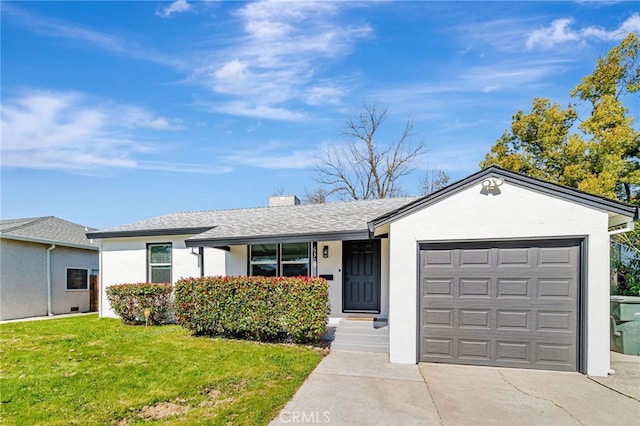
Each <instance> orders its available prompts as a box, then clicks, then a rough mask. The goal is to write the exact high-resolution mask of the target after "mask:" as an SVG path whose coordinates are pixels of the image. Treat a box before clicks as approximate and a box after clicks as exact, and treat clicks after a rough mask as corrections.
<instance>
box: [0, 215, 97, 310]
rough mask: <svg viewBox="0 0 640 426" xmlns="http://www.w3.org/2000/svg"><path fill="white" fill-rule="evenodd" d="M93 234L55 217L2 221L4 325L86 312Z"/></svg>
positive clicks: (93, 254)
mask: <svg viewBox="0 0 640 426" xmlns="http://www.w3.org/2000/svg"><path fill="white" fill-rule="evenodd" d="M92 230H93V229H90V228H86V227H84V226H81V225H77V224H75V223H71V222H67V221H66V220H62V219H58V218H56V217H53V216H46V217H34V218H25V219H11V220H4V219H3V220H1V221H0V320H7V319H16V318H28V317H34V316H41V315H54V314H64V313H69V312H88V311H89V310H90V293H91V292H90V285H89V283H90V277H91V276H92V275H95V274H97V272H98V246H97V245H95V244H93V243H92V242H90V241H89V240H88V239H87V237H86V233H87V232H88V231H92ZM95 291H97V288H96V289H95ZM96 300H97V298H96Z"/></svg>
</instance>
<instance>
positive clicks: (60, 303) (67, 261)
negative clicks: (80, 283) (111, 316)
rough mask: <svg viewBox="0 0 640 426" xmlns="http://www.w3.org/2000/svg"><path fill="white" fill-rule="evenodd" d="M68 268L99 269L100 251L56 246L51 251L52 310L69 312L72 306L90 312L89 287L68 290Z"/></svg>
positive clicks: (89, 270)
mask: <svg viewBox="0 0 640 426" xmlns="http://www.w3.org/2000/svg"><path fill="white" fill-rule="evenodd" d="M67 268H78V269H87V270H88V272H89V274H91V272H92V270H97V269H98V252H97V251H88V250H82V249H76V248H70V247H60V246H56V248H55V249H54V250H52V251H51V311H52V313H53V314H67V313H69V312H71V308H78V311H79V312H89V289H87V290H67Z"/></svg>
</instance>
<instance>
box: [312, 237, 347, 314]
mask: <svg viewBox="0 0 640 426" xmlns="http://www.w3.org/2000/svg"><path fill="white" fill-rule="evenodd" d="M324 246H327V247H328V248H329V257H327V258H324V257H322V250H323V248H324ZM318 275H333V280H330V281H328V283H329V306H330V307H331V313H330V314H329V316H330V317H331V318H336V319H337V318H342V317H344V316H346V315H345V314H343V313H342V241H320V242H318Z"/></svg>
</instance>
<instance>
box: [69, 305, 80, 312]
mask: <svg viewBox="0 0 640 426" xmlns="http://www.w3.org/2000/svg"><path fill="white" fill-rule="evenodd" d="M71 312H80V308H79V307H78V306H72V307H71Z"/></svg>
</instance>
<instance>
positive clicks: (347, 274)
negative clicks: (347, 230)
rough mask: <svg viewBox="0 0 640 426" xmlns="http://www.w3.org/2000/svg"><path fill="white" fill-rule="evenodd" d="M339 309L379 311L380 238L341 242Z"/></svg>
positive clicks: (345, 310) (347, 310) (346, 310)
mask: <svg viewBox="0 0 640 426" xmlns="http://www.w3.org/2000/svg"><path fill="white" fill-rule="evenodd" d="M342 253H343V255H342V256H343V257H342V265H343V269H342V271H343V274H342V280H343V282H342V290H343V291H342V310H343V311H344V312H371V313H379V312H380V240H364V241H345V242H344V243H343V245H342Z"/></svg>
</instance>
